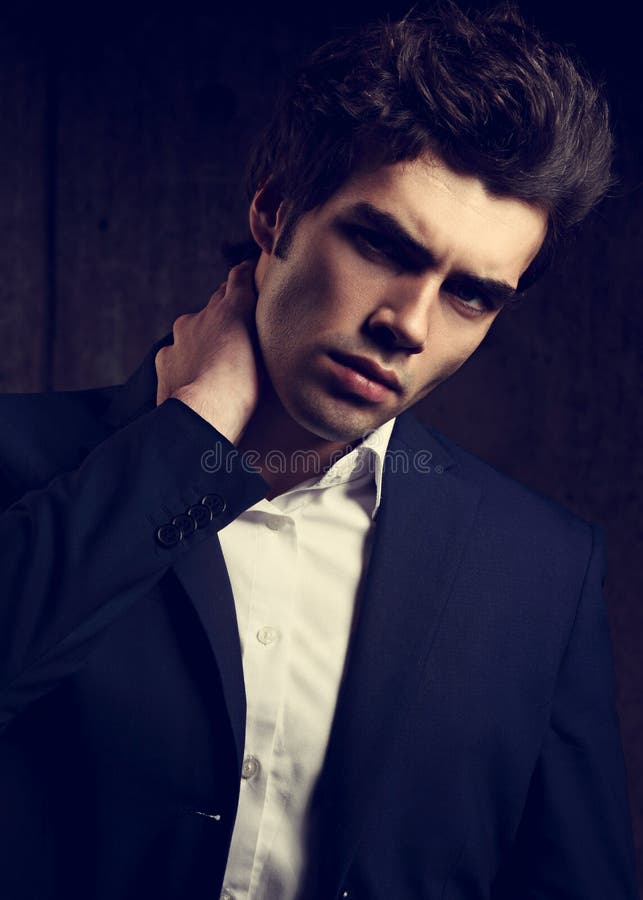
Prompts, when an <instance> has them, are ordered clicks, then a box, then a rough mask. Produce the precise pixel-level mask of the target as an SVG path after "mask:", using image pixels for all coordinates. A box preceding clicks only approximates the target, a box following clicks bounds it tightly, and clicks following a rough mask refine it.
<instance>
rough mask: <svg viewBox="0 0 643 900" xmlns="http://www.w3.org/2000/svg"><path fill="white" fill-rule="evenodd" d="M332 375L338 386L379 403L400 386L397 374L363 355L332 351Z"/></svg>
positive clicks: (400, 388) (397, 390) (400, 387)
mask: <svg viewBox="0 0 643 900" xmlns="http://www.w3.org/2000/svg"><path fill="white" fill-rule="evenodd" d="M328 355H329V357H330V359H331V361H332V362H333V375H334V378H335V381H336V382H337V383H338V385H339V387H340V388H341V389H342V390H343V391H346V392H348V393H349V394H352V395H357V396H358V397H360V398H361V399H363V400H367V401H370V402H374V403H379V402H381V401H383V400H386V399H390V396H391V394H393V393H399V392H400V391H401V390H402V386H401V384H400V382H399V379H398V377H397V375H396V374H395V373H394V372H391V371H390V370H388V369H383V368H382V367H381V366H380V365H378V363H376V362H374V361H373V360H372V359H368V358H367V357H364V356H351V355H348V354H343V353H336V352H334V351H333V352H332V353H329V354H328Z"/></svg>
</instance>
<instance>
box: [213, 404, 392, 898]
mask: <svg viewBox="0 0 643 900" xmlns="http://www.w3.org/2000/svg"><path fill="white" fill-rule="evenodd" d="M394 421H395V420H394V419H391V420H390V421H389V422H386V423H385V424H384V425H382V426H380V428H378V429H377V430H376V431H374V432H373V433H372V434H371V435H369V436H368V437H367V438H366V439H365V440H364V441H363V442H362V443H361V444H360V445H359V446H358V447H356V448H354V449H353V450H352V451H351V452H350V453H348V454H346V455H345V456H343V457H342V458H341V459H339V460H338V461H337V462H335V464H334V465H333V466H332V467H331V468H329V469H328V471H327V472H326V473H324V474H323V475H322V476H321V477H319V476H316V477H313V478H309V479H308V480H307V481H304V482H302V483H301V484H299V485H297V486H296V487H294V488H292V489H291V490H289V491H287V492H286V493H284V494H281V495H280V496H278V497H276V498H275V499H273V500H261V501H260V502H259V503H257V504H255V505H254V506H253V507H251V508H250V509H248V510H247V511H246V512H244V513H243V514H242V515H240V516H239V517H238V518H237V519H235V521H234V522H231V523H230V525H228V526H227V527H226V528H224V529H222V531H220V532H219V538H220V541H221V547H222V550H223V555H224V558H225V561H226V566H227V569H228V573H229V576H230V583H231V585H232V592H233V595H234V601H235V607H236V612H237V622H238V625H239V636H240V639H241V648H242V654H243V672H244V680H245V686H246V699H247V715H246V738H245V751H244V761H243V771H242V779H241V786H240V788H241V790H240V797H239V808H238V811H237V818H236V821H235V825H234V831H233V834H232V843H231V846H230V853H229V856H228V862H227V867H226V872H225V877H224V882H223V883H224V889H223V892H222V894H221V898H222V900H242V898H244V900H246V898H248V900H292V898H294V896H295V894H296V891H297V888H298V885H299V879H300V877H301V875H302V871H303V865H304V858H303V850H304V848H303V835H304V823H305V816H306V811H307V806H308V802H309V799H310V795H311V793H312V790H313V788H314V785H315V782H316V780H317V777H318V775H319V772H320V769H321V766H322V763H323V760H324V755H325V752H326V747H327V744H328V737H329V734H330V728H331V723H332V720H333V715H334V712H335V705H336V701H337V695H338V691H339V685H340V682H341V678H342V673H343V669H344V662H345V658H346V650H347V647H348V640H349V636H350V631H351V623H352V618H353V612H354V608H355V601H356V598H357V596H358V591H359V588H360V583H361V577H362V573H363V572H364V570H365V565H366V563H367V556H368V551H369V543H370V542H369V536H370V533H371V529H372V525H373V520H374V518H375V514H376V512H377V509H378V507H379V503H380V496H381V490H382V472H383V466H384V456H385V453H386V448H387V446H388V442H389V438H390V435H391V431H392V430H393V424H394Z"/></svg>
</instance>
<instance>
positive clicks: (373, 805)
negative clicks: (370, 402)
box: [0, 335, 637, 900]
mask: <svg viewBox="0 0 643 900" xmlns="http://www.w3.org/2000/svg"><path fill="white" fill-rule="evenodd" d="M170 341H171V335H168V336H167V337H166V338H164V339H163V340H162V341H159V342H158V343H157V344H156V345H155V346H154V347H153V348H152V350H151V351H150V353H149V354H148V356H147V357H146V359H145V360H144V362H143V364H142V365H141V367H140V368H139V370H138V371H137V372H136V373H135V374H134V375H133V376H132V378H130V380H129V381H128V382H127V383H126V384H124V385H119V386H114V387H109V388H102V389H95V390H88V391H77V392H59V393H53V394H48V395H42V394H34V395H6V396H4V397H2V398H0V473H1V477H0V500H1V507H0V508H1V509H2V514H1V515H0V559H1V582H0V584H1V587H0V590H1V591H2V598H1V602H0V726H1V728H2V732H1V735H0V798H1V801H0V897H2V898H3V900H39V898H43V900H44V898H47V900H54V898H55V900H58V898H60V900H63V898H64V900H76V898H83V900H90V898H95V900H133V898H138V900H140V898H146V897H150V898H155V900H185V898H204V900H213V898H215V897H216V896H217V894H218V891H219V890H220V888H221V880H222V877H223V872H224V869H225V863H226V857H227V852H228V846H229V841H230V836H231V832H232V827H233V823H234V816H235V810H236V803H237V796H238V788H239V778H240V766H241V757H242V751H243V743H244V720H245V699H244V686H243V676H242V665H241V657H240V648H239V639H238V632H237V627H236V619H235V611H234V603H233V598H232V595H231V591H230V584H229V581H228V577H227V573H226V569H225V565H224V561H223V558H222V555H221V551H220V547H219V543H218V539H217V536H216V533H217V530H218V529H219V528H221V527H223V526H225V525H226V524H227V523H228V522H230V521H231V520H232V519H233V518H234V517H235V516H237V515H239V513H240V512H241V511H242V510H244V509H246V508H248V507H249V506H251V505H252V504H254V503H255V502H256V501H257V500H259V499H260V498H261V497H262V496H264V495H265V493H266V492H267V487H266V485H265V483H264V481H263V480H262V479H261V478H260V477H259V476H257V475H255V474H252V473H248V472H245V471H244V470H243V467H242V466H241V465H240V461H239V459H238V458H237V456H236V453H235V448H234V447H233V446H232V445H231V444H229V443H228V442H227V441H226V440H225V439H224V438H222V437H221V435H219V433H218V432H217V431H216V430H215V429H214V428H212V427H211V426H210V425H209V424H208V423H207V422H206V421H205V420H203V419H202V418H201V417H200V416H198V415H197V414H196V413H194V412H193V411H192V410H191V409H189V408H188V407H187V406H185V405H184V404H182V403H181V402H180V401H178V400H175V399H170V400H167V401H165V403H163V404H162V405H161V406H159V407H158V408H157V407H156V377H155V367H154V357H155V354H156V351H157V350H158V348H159V347H160V346H161V345H162V344H164V343H168V342H170ZM215 447H218V448H219V449H220V450H221V453H222V455H221V457H220V459H221V465H220V466H219V468H218V470H217V471H211V468H212V467H211V466H203V465H202V459H203V455H204V454H208V453H209V452H211V451H212V450H213V449H215ZM389 451H390V455H389V461H390V464H389V465H388V466H387V470H386V474H385V478H384V489H383V502H382V506H381V508H380V511H379V514H378V519H377V525H376V531H375V541H374V549H373V553H372V557H371V562H370V565H369V569H368V572H367V577H366V581H365V588H364V592H363V595H362V598H361V602H360V604H359V607H358V609H357V612H356V617H357V618H356V627H355V629H354V634H353V637H352V639H351V644H350V648H349V655H348V661H347V666H346V670H345V675H344V679H343V682H342V685H341V689H340V694H339V698H338V704H337V710H336V715H335V719H334V723H333V727H332V732H331V738H330V742H329V746H328V752H327V756H326V759H325V762H324V767H323V770H322V773H321V776H320V778H319V781H318V785H317V789H316V791H315V794H314V796H313V799H312V803H311V814H310V826H309V829H308V832H307V834H306V836H305V839H306V842H307V845H308V848H309V851H308V868H307V871H306V874H305V880H304V884H303V886H302V891H301V898H302V900H322V898H350V900H364V898H369V900H380V898H382V900H384V898H386V900H390V898H394V900H407V898H408V900H410V898H414V900H415V898H427V900H482V898H490V900H545V898H548V900H554V898H556V900H633V898H635V897H636V896H637V893H636V887H635V877H634V863H633V850H632V842H631V833H630V824H629V814H628V807H627V797H626V789H625V774H624V766H623V759H622V752H621V746H620V738H619V729H618V722H617V718H616V713H615V704H614V680H613V663H612V656H611V650H610V642H609V630H608V623H607V617H606V610H605V606H604V602H603V599H602V596H601V583H602V578H603V559H604V555H603V546H602V544H603V537H602V532H601V530H600V529H599V528H597V527H595V526H591V525H589V524H587V523H585V522H583V521H581V520H580V519H578V518H576V517H575V516H573V515H572V514H571V513H569V512H567V511H566V510H564V509H563V508H561V507H559V506H558V505H556V504H554V503H552V502H551V501H549V500H547V499H546V498H544V497H542V496H540V495H538V494H536V493H534V492H531V491H528V490H527V489H526V488H524V487H522V486H520V485H518V484H517V483H515V482H514V481H512V480H510V479H508V478H506V477H504V476H503V475H501V474H500V473H498V472H497V471H495V470H494V469H492V468H491V467H489V466H487V465H486V464H484V463H483V462H481V461H480V460H478V459H476V458H475V457H473V456H472V455H470V454H468V453H466V452H465V451H463V450H462V449H460V448H458V447H457V446H455V445H453V444H452V443H451V442H449V441H448V440H447V439H446V438H444V437H443V436H441V435H439V434H437V433H435V432H432V431H430V430H428V429H426V428H424V427H422V426H421V425H419V424H418V423H417V422H416V421H415V419H414V418H413V417H412V416H411V415H409V414H404V415H402V416H400V417H399V419H398V421H397V423H396V426H395V429H394V432H393V436H392V438H391V443H390V446H389ZM208 458H209V459H211V458H212V455H210V457H208ZM204 497H208V498H209V500H207V501H206V504H201V500H202V499H203V498H204ZM197 505H201V506H206V507H207V510H208V511H207V513H206V514H205V515H204V516H202V517H201V519H200V527H199V528H198V529H197V530H195V531H194V532H193V533H192V534H187V533H182V532H179V530H178V528H176V527H175V528H172V527H169V528H165V529H164V530H163V531H162V534H163V536H164V543H165V546H164V545H163V544H162V543H159V540H158V529H159V528H161V526H165V525H168V524H170V525H171V522H172V519H174V518H175V517H177V516H184V515H185V513H186V511H187V509H190V508H192V507H194V506H197ZM210 514H212V519H211V521H210V520H209V519H210ZM189 521H190V520H189V519H188V520H186V519H185V518H183V519H181V518H179V519H177V522H178V523H179V525H180V524H181V523H183V524H186V522H189ZM184 531H187V529H184ZM179 538H180V539H179Z"/></svg>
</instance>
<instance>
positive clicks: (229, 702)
mask: <svg viewBox="0 0 643 900" xmlns="http://www.w3.org/2000/svg"><path fill="white" fill-rule="evenodd" d="M172 340H173V339H172V335H171V334H168V335H165V337H163V338H161V340H159V341H157V343H156V344H154V346H153V347H152V348H151V349H150V351H149V353H148V354H147V355H146V357H145V359H144V360H143V362H142V363H141V365H140V366H139V368H138V369H137V370H136V371H135V372H134V374H133V375H132V376H131V378H130V379H129V380H128V381H127V382H126V383H125V384H123V385H118V386H116V387H113V388H109V389H108V390H109V392H110V397H109V403H108V407H107V409H106V411H105V413H104V415H103V419H104V421H106V422H107V424H108V425H110V426H111V427H113V428H123V427H124V426H125V425H127V424H129V422H131V421H133V420H134V419H136V418H138V417H139V416H141V415H143V414H144V413H146V412H148V411H150V410H152V409H154V408H155V407H156V387H157V380H156V367H155V364H154V360H155V357H156V354H157V353H158V351H159V349H160V348H161V347H163V346H165V345H166V344H171V343H172ZM170 571H171V572H173V574H174V576H175V577H176V579H177V580H178V582H179V583H180V585H181V587H182V589H183V590H184V591H185V593H186V594H187V595H188V597H189V598H190V600H191V602H192V604H193V606H194V608H195V610H196V613H197V615H198V617H199V619H200V621H201V624H202V626H203V629H204V631H205V633H206V636H207V638H208V641H209V643H210V646H211V648H212V652H213V653H214V656H215V659H216V661H217V666H218V669H219V673H220V676H221V683H222V686H223V693H224V697H225V702H226V707H227V710H228V715H229V718H230V723H231V725H232V730H233V733H234V739H235V745H236V751H237V762H238V768H239V770H241V759H242V757H243V746H244V734H245V718H246V701H245V689H244V683H243V666H242V662H241V646H240V642H239V632H238V627H237V617H236V611H235V607H234V599H233V596H232V588H231V587H230V581H229V578H228V572H227V569H226V566H225V561H224V558H223V554H222V552H221V545H220V543H219V539H218V537H217V536H216V535H213V536H212V539H211V540H207V541H204V542H202V543H201V544H199V545H198V546H196V547H194V548H193V549H192V550H191V551H190V553H186V554H184V555H183V556H181V557H179V559H178V560H177V561H176V562H175V563H174V565H172V566H171V567H170Z"/></svg>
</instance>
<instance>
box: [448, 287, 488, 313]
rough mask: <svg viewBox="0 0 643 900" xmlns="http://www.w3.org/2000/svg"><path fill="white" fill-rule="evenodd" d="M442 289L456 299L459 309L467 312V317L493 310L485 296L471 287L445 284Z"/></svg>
mask: <svg viewBox="0 0 643 900" xmlns="http://www.w3.org/2000/svg"><path fill="white" fill-rule="evenodd" d="M444 287H445V290H447V291H448V293H449V294H451V296H452V297H455V298H456V300H457V301H458V303H459V304H460V305H461V307H463V308H464V309H466V310H468V315H475V316H479V315H482V314H483V313H486V312H489V311H490V310H492V309H493V308H494V306H493V303H492V301H491V300H490V299H489V298H488V297H487V295H486V294H485V293H484V292H483V291H481V290H479V289H478V288H476V287H474V286H473V285H466V284H445V286H444Z"/></svg>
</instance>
